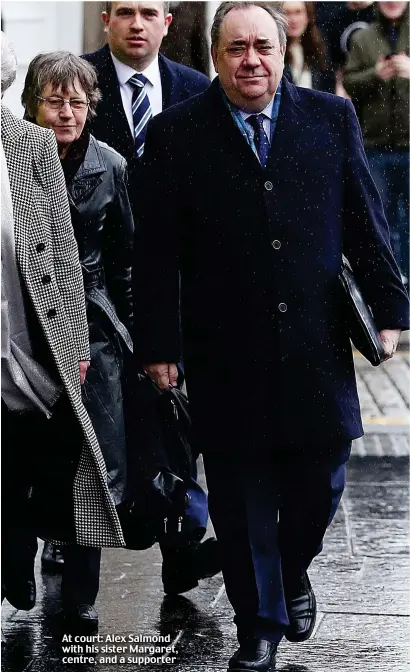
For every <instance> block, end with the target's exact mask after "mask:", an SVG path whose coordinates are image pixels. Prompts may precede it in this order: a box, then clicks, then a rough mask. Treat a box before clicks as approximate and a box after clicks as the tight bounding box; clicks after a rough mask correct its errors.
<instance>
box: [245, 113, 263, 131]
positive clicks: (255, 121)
mask: <svg viewBox="0 0 410 672" xmlns="http://www.w3.org/2000/svg"><path fill="white" fill-rule="evenodd" d="M264 118H265V115H264V114H252V115H251V116H250V117H248V118H247V120H246V121H247V122H248V124H250V125H251V126H252V128H253V129H254V131H263V120H264Z"/></svg>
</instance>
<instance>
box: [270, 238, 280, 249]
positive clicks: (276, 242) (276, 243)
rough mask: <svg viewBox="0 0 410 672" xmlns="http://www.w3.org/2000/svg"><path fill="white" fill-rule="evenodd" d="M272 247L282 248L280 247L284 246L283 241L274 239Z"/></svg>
mask: <svg viewBox="0 0 410 672" xmlns="http://www.w3.org/2000/svg"><path fill="white" fill-rule="evenodd" d="M272 247H273V248H274V249H275V250H280V248H281V247H282V243H281V242H280V240H274V241H273V243H272Z"/></svg>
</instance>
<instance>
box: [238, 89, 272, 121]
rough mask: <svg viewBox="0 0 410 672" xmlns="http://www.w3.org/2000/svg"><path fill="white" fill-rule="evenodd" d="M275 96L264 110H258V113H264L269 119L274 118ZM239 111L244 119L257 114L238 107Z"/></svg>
mask: <svg viewBox="0 0 410 672" xmlns="http://www.w3.org/2000/svg"><path fill="white" fill-rule="evenodd" d="M275 96H276V93H275ZM275 96H274V97H273V98H272V100H271V101H270V103H268V104H267V106H266V107H265V109H264V110H262V111H261V112H258V114H264V115H265V117H268V119H269V120H272V113H273V104H274V102H275ZM238 111H239V114H240V115H241V117H242V119H245V120H246V119H248V118H249V117H251V116H252V115H254V114H255V112H245V110H241V109H240V108H238Z"/></svg>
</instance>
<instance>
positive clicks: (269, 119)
mask: <svg viewBox="0 0 410 672" xmlns="http://www.w3.org/2000/svg"><path fill="white" fill-rule="evenodd" d="M281 94H282V81H280V82H279V86H278V88H277V89H276V93H275V96H274V97H273V99H272V100H271V101H270V103H268V105H267V106H266V107H265V109H264V110H262V111H261V112H260V113H259V114H263V115H264V116H265V118H264V120H263V128H264V130H265V133H266V136H267V138H268V141H269V144H270V145H271V144H272V140H273V135H274V133H275V128H276V122H277V120H278V116H279V108H280V100H281ZM224 99H225V102H226V104H227V105H228V108H229V110H230V112H231V114H232V117H233V120H234V122H235V124H236V125H237V127H238V128H239V130H240V132H241V133H242V135H243V137H244V138H245V140H246V142H247V143H248V145H250V147H251V149H252V151H253V152H254V154H255V155H256V157H257V159H258V160H259V156H258V152H257V151H256V147H255V142H254V136H255V131H254V129H253V128H252V126H251V125H250V124H248V123H247V122H246V119H247V118H248V117H251V116H252V115H253V114H255V113H254V112H245V110H241V109H240V108H239V107H236V106H235V105H233V104H232V103H231V101H230V100H229V98H228V97H227V95H226V94H225V93H224Z"/></svg>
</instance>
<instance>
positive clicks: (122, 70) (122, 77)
mask: <svg viewBox="0 0 410 672" xmlns="http://www.w3.org/2000/svg"><path fill="white" fill-rule="evenodd" d="M110 53H111V58H112V60H113V63H114V67H115V71H116V73H117V78H118V81H119V83H120V85H121V86H122V85H123V84H126V83H127V82H128V80H129V78H130V77H132V76H133V75H135V74H143V75H144V77H146V78H147V80H148V82H149V83H150V84H151V85H152V86H156V85H158V84H160V83H161V73H160V71H159V62H158V55H157V56H156V57H155V58H154V60H153V61H152V63H150V64H149V66H148V68H146V69H145V70H144V71H143V73H141V72H140V71H138V70H135V69H134V68H131V67H130V66H129V65H126V64H125V63H122V62H121V61H119V60H118V58H117V57H116V56H114V54H113V53H112V52H110Z"/></svg>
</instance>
